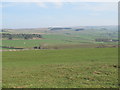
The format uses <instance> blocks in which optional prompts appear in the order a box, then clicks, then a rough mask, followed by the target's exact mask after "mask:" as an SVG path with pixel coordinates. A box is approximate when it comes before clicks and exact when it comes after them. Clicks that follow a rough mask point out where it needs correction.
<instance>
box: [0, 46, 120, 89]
mask: <svg viewBox="0 0 120 90" xmlns="http://www.w3.org/2000/svg"><path fill="white" fill-rule="evenodd" d="M2 57H3V88H117V87H118V68H117V65H118V48H72V49H58V50H57V49H55V50H27V51H11V52H10V51H5V52H3V56H2Z"/></svg>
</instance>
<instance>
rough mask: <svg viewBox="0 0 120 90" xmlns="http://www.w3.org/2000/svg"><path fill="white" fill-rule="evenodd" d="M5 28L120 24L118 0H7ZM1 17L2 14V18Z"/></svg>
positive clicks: (3, 10) (5, 5) (3, 14)
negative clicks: (87, 0)
mask: <svg viewBox="0 0 120 90" xmlns="http://www.w3.org/2000/svg"><path fill="white" fill-rule="evenodd" d="M0 8H2V21H3V25H2V26H3V28H40V27H50V26H96V25H97V26H101V25H117V22H118V9H117V8H118V6H117V2H44V3H42V2H37V3H35V2H19V3H18V2H9V3H8V2H3V3H2V6H0ZM0 19H1V18H0Z"/></svg>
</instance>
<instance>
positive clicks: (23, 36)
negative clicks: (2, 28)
mask: <svg viewBox="0 0 120 90" xmlns="http://www.w3.org/2000/svg"><path fill="white" fill-rule="evenodd" d="M2 38H5V39H9V40H12V39H33V38H36V39H39V38H42V35H40V34H8V33H3V34H2Z"/></svg>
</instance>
